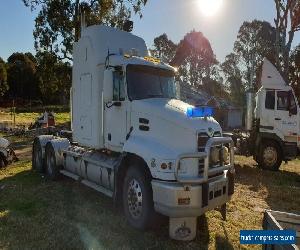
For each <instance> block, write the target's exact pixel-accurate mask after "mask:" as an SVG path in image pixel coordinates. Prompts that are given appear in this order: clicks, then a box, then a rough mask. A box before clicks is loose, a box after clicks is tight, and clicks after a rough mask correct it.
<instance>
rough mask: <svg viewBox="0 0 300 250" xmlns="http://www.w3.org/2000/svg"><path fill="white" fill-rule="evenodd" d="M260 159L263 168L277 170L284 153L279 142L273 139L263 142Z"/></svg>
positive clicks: (259, 162)
mask: <svg viewBox="0 0 300 250" xmlns="http://www.w3.org/2000/svg"><path fill="white" fill-rule="evenodd" d="M258 159H259V160H258V164H259V166H260V167H261V168H263V169H266V170H272V171H277V170H278V169H279V167H280V165H281V163H282V154H281V150H280V148H279V146H278V144H277V143H275V142H273V141H267V142H263V144H262V146H261V149H260V153H259V156H258Z"/></svg>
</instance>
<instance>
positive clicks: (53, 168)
mask: <svg viewBox="0 0 300 250" xmlns="http://www.w3.org/2000/svg"><path fill="white" fill-rule="evenodd" d="M45 170H46V171H45V172H46V177H47V179H49V180H57V178H58V176H59V167H58V166H57V164H56V157H55V151H54V149H53V146H52V144H51V143H50V142H48V143H47V144H46V148H45Z"/></svg>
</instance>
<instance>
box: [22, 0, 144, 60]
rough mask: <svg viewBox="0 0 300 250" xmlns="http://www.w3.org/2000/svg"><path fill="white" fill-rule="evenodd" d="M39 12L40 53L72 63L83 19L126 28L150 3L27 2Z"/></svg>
mask: <svg viewBox="0 0 300 250" xmlns="http://www.w3.org/2000/svg"><path fill="white" fill-rule="evenodd" d="M23 2H24V4H25V6H27V7H30V8H31V10H39V13H38V15H37V17H36V19H35V29H34V32H33V35H34V39H35V48H36V50H37V51H41V52H43V51H48V52H50V53H52V54H53V53H54V54H56V56H57V57H58V58H60V59H68V60H72V56H71V52H72V45H73V43H74V41H77V40H78V38H79V37H80V15H81V14H82V13H83V12H84V13H85V19H86V22H87V24H88V25H93V24H106V25H110V26H113V27H118V28H120V29H122V28H123V26H124V23H125V22H126V20H128V19H129V18H130V16H131V13H132V11H133V12H134V13H138V14H139V15H140V17H142V14H141V8H142V6H144V5H145V4H146V3H147V0H127V1H126V0H85V1H82V0H23Z"/></svg>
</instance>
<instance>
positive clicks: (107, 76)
mask: <svg viewBox="0 0 300 250" xmlns="http://www.w3.org/2000/svg"><path fill="white" fill-rule="evenodd" d="M113 81H114V80H113V71H112V70H110V69H107V70H105V71H104V77H103V101H104V103H108V102H111V101H112V100H113Z"/></svg>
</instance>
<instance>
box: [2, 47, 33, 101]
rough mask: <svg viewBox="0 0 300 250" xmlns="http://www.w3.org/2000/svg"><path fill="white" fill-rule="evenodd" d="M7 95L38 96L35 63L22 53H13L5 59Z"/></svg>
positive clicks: (14, 96) (24, 97)
mask: <svg viewBox="0 0 300 250" xmlns="http://www.w3.org/2000/svg"><path fill="white" fill-rule="evenodd" d="M7 65H8V70H7V72H8V85H9V92H8V94H9V96H11V97H13V98H23V99H27V100H29V99H32V98H34V99H35V98H37V97H38V85H37V79H36V75H35V74H36V65H35V63H34V62H32V61H31V60H30V59H29V57H28V56H27V55H25V54H23V53H13V54H12V55H11V56H10V57H9V58H8V59H7Z"/></svg>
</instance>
